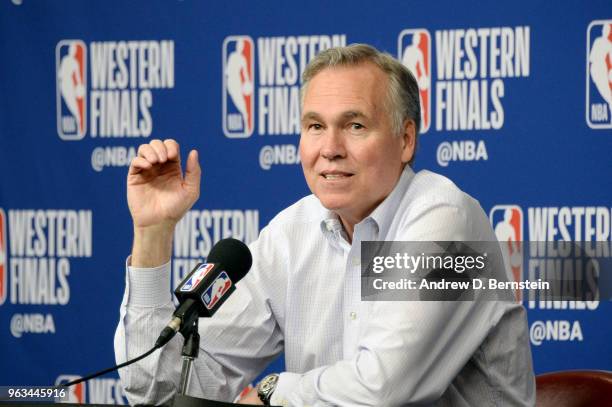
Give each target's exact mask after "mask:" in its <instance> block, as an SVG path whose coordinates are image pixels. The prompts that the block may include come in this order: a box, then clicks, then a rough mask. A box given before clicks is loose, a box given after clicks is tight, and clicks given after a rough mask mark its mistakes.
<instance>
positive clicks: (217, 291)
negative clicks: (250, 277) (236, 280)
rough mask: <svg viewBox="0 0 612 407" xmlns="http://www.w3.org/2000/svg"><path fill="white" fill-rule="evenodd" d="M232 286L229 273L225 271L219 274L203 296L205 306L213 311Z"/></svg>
mask: <svg viewBox="0 0 612 407" xmlns="http://www.w3.org/2000/svg"><path fill="white" fill-rule="evenodd" d="M231 286H232V280H230V278H229V276H228V275H227V273H226V272H225V271H224V272H222V273H221V274H219V277H217V279H216V280H215V281H214V282H213V283H212V284H211V285H210V286H209V287H208V288H207V289H206V291H205V292H204V294H202V300H203V301H204V306H206V308H208V309H213V308H214V306H215V305H217V303H218V302H219V300H220V299H221V298H222V297H223V295H225V293H226V292H227V290H229V289H230V287H231Z"/></svg>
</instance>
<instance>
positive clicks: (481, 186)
mask: <svg viewBox="0 0 612 407" xmlns="http://www.w3.org/2000/svg"><path fill="white" fill-rule="evenodd" d="M611 26H612V10H611V9H610V4H609V2H606V1H595V0H591V1H578V0H576V1H564V2H553V3H546V2H541V1H527V0H513V1H503V2H495V3H491V4H485V3H482V2H476V1H461V2H456V1H450V0H440V1H435V2H432V1H411V2H395V1H378V2H362V1H355V0H351V1H345V0H339V1H335V2H333V3H330V2H324V1H311V2H308V3H304V4H299V3H297V2H282V1H268V2H263V3H262V2H242V1H231V2H226V3H221V2H215V3H212V2H210V3H209V2H196V1H190V0H185V1H132V2H122V1H104V2H80V1H62V2H50V1H40V2H39V1H36V2H35V1H29V0H13V1H8V0H5V1H2V2H1V3H0V38H1V39H2V41H0V53H1V55H2V63H0V146H1V148H0V173H1V174H2V182H1V184H0V208H1V210H0V304H1V305H0V345H1V346H0V360H1V361H2V362H1V363H2V369H0V385H9V384H11V385H16V384H19V385H52V384H55V383H61V382H65V381H66V380H69V379H70V378H71V377H72V376H75V375H84V374H87V373H89V372H91V371H93V370H97V369H99V368H103V367H106V366H109V365H111V364H113V362H114V356H113V348H112V343H113V335H114V330H115V326H116V323H117V321H118V307H119V304H120V301H121V297H122V294H123V287H124V261H125V258H126V256H127V255H128V254H129V250H130V244H131V238H132V236H131V223H130V217H129V212H128V209H127V204H126V200H125V178H126V172H127V166H128V164H129V160H130V158H131V157H132V156H133V155H134V154H135V148H136V147H137V146H138V145H139V144H141V143H145V142H148V141H149V140H151V139H153V138H162V139H163V138H175V139H177V140H178V141H179V142H180V143H181V145H182V147H183V149H184V150H187V149H190V148H197V149H198V150H199V152H200V160H201V163H202V165H203V181H202V196H201V198H200V200H199V202H198V203H196V205H195V207H194V209H193V210H192V211H191V212H190V213H189V214H188V216H187V217H186V218H185V219H184V221H183V222H182V223H181V224H180V225H179V227H178V229H177V234H176V243H175V259H174V260H173V270H174V271H173V279H174V280H179V279H180V277H181V275H182V274H183V273H185V272H186V271H188V270H189V269H190V266H191V265H192V264H193V263H194V262H195V261H196V260H197V259H201V258H203V257H205V256H206V255H207V253H208V250H209V249H210V246H211V244H212V243H214V242H215V241H217V240H219V239H221V238H223V237H229V236H233V237H236V238H238V239H241V240H244V241H246V242H250V241H252V240H253V239H255V238H256V236H257V234H258V232H259V230H260V229H261V228H262V227H263V226H265V225H266V223H267V222H268V221H269V220H270V219H271V218H272V217H273V216H274V215H275V214H276V213H278V212H279V211H280V210H281V209H283V208H285V207H287V206H288V205H290V204H291V203H293V202H295V201H296V200H297V199H299V198H300V197H302V196H304V195H306V194H308V193H309V191H308V189H307V186H306V184H305V182H304V180H303V177H302V172H301V167H300V165H299V157H298V156H297V144H298V140H299V135H298V132H299V120H298V119H299V97H298V88H299V86H300V80H299V74H300V73H301V70H302V69H303V67H304V65H305V64H306V63H307V62H308V61H309V60H310V58H312V57H313V55H315V54H316V53H317V52H319V51H320V50H322V49H325V48H327V47H329V46H333V45H343V44H350V43H355V42H366V43H370V44H372V45H374V46H376V47H378V48H379V49H382V50H385V51H387V52H389V53H391V54H393V55H395V56H396V57H398V58H399V59H400V60H402V61H403V62H404V63H405V64H406V65H408V66H409V67H411V68H412V69H413V70H414V72H415V75H416V76H417V77H418V79H419V84H420V87H421V99H422V102H423V106H424V107H425V108H424V118H423V119H424V123H425V130H426V131H424V132H423V134H422V136H421V138H420V140H419V148H418V152H417V159H416V163H415V167H416V169H423V168H426V169H430V170H432V171H435V172H439V173H442V174H444V175H446V176H448V177H450V178H451V179H452V180H453V181H454V182H455V183H456V184H457V185H459V186H460V187H461V188H462V189H464V190H465V191H467V192H468V193H470V194H471V195H472V196H474V197H475V198H477V199H478V200H479V201H480V203H481V205H482V207H483V208H484V209H485V211H486V212H487V213H489V214H490V217H491V222H492V223H493V225H494V226H495V227H497V226H499V225H500V224H505V225H506V227H505V228H502V227H500V228H499V233H500V238H502V239H507V238H510V239H516V240H525V241H529V240H532V241H535V240H578V241H581V240H589V241H596V240H597V241H606V242H608V243H610V241H611V233H610V229H611V224H612V221H611V218H612V217H611V211H612V177H611V175H610V173H611V169H612V165H611V163H612V160H611V159H610V156H611V153H612V130H611V129H612V114H611V108H612V35H610V27H611ZM296 120H298V121H297V122H296ZM506 212H508V214H509V218H508V219H505V214H506ZM504 230H505V232H504ZM508 231H510V232H508ZM504 233H505V234H504ZM530 260H534V259H526V260H525V262H524V263H523V264H520V263H519V264H515V270H514V271H515V272H516V273H517V275H522V276H523V277H527V276H530V274H529V272H530V271H529V264H530V263H529V261H530ZM568 272H569V273H572V270H570V271H568ZM525 305H526V307H527V309H528V314H529V323H530V333H531V341H532V351H533V357H534V365H535V370H536V372H537V373H542V372H547V371H554V370H565V369H576V368H584V369H607V370H611V369H612V352H611V351H610V346H609V344H610V339H609V338H610V335H611V334H612V326H611V324H610V311H611V310H612V307H611V306H610V303H609V302H608V301H604V300H603V299H602V300H601V301H597V300H595V301H590V302H548V303H547V302H542V303H540V302H535V303H529V302H527V301H526V302H525ZM281 367H282V362H280V361H279V362H277V364H276V365H274V366H272V367H271V368H270V369H271V370H278V369H280V368H281ZM71 396H72V397H73V400H76V401H81V402H108V403H123V402H125V399H124V398H123V396H122V394H121V392H120V390H119V388H118V386H117V375H116V374H115V375H109V376H108V377H105V378H100V379H96V380H94V381H92V382H90V383H89V384H87V385H83V386H80V387H78V388H76V389H74V390H73V394H72V395H71Z"/></svg>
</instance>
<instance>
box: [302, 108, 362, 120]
mask: <svg viewBox="0 0 612 407" xmlns="http://www.w3.org/2000/svg"><path fill="white" fill-rule="evenodd" d="M341 116H342V118H343V119H354V118H356V117H363V118H364V119H367V117H368V116H366V115H365V114H364V113H362V112H360V111H359V110H348V111H346V112H343V113H342V115H341ZM307 120H317V121H322V118H321V115H320V114H318V113H316V112H306V113H304V114H303V115H302V122H305V121H307Z"/></svg>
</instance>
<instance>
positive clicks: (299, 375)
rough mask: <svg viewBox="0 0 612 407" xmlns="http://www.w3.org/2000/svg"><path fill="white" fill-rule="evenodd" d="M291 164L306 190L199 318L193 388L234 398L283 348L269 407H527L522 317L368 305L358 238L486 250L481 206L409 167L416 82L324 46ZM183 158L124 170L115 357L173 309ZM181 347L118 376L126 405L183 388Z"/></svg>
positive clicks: (350, 50)
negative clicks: (122, 285)
mask: <svg viewBox="0 0 612 407" xmlns="http://www.w3.org/2000/svg"><path fill="white" fill-rule="evenodd" d="M302 90H303V94H302V97H303V101H302V102H303V106H302V134H301V139H300V157H301V159H302V166H303V170H304V176H305V178H306V181H307V183H308V186H309V187H310V189H311V191H312V192H313V195H311V196H308V197H306V198H303V199H302V200H300V201H298V202H297V203H295V204H294V205H292V206H291V207H289V208H287V209H285V210H284V211H282V212H281V213H280V214H278V215H277V216H276V217H275V218H274V219H273V220H272V221H271V222H270V224H269V225H268V226H266V227H265V228H264V229H263V230H262V231H261V234H260V236H259V238H258V239H257V241H256V242H254V243H253V244H252V245H251V251H252V253H253V267H252V268H251V271H250V272H249V273H248V274H247V276H246V277H245V278H244V279H243V280H242V281H241V282H240V283H238V289H237V291H236V292H235V293H234V295H233V296H232V297H230V298H229V299H228V300H227V302H226V303H225V304H224V305H223V307H222V308H221V309H220V310H219V311H218V312H217V314H216V315H215V316H214V317H213V318H210V319H207V320H202V321H201V322H200V331H201V336H202V341H201V347H202V352H200V356H199V358H198V360H197V362H196V366H195V369H194V370H195V372H194V375H193V378H192V382H191V385H190V389H189V394H190V395H194V396H202V397H207V398H213V399H225V400H231V399H233V397H235V396H236V395H237V394H238V393H239V392H240V390H241V389H242V388H243V387H244V386H245V385H246V384H248V383H249V382H250V381H251V380H253V378H254V377H256V376H257V375H258V374H259V373H260V372H261V370H263V368H264V367H265V366H266V365H267V364H268V363H269V362H270V361H271V360H273V359H274V358H275V357H276V356H277V355H278V354H279V353H280V352H282V351H284V352H285V364H286V369H287V371H286V372H282V373H280V375H278V376H271V377H267V378H265V379H264V382H265V384H267V386H260V388H259V392H258V393H259V394H255V393H257V391H253V392H252V393H251V394H249V395H247V397H246V399H245V400H244V401H245V402H259V403H261V401H260V399H263V401H265V402H266V403H269V404H272V405H292V406H302V405H311V406H320V405H361V406H392V405H409V404H413V403H414V404H430V405H438V406H443V405H449V406H450V405H452V406H489V405H499V406H508V405H521V406H522V405H533V404H534V400H535V392H534V378H533V372H532V366H531V355H530V351H529V345H528V339H527V335H526V319H525V311H524V309H523V308H522V307H521V306H520V305H519V304H516V303H512V302H496V301H462V302H450V301H449V302H434V301H423V302H419V301H403V302H383V301H378V302H376V301H374V302H366V301H361V296H360V294H361V291H360V275H361V270H360V260H359V259H360V249H361V244H360V243H361V241H366V240H396V241H401V240H403V241H494V240H495V237H494V234H493V230H492V228H491V226H490V224H489V223H488V219H487V217H486V215H485V214H484V213H483V211H482V209H481V208H480V206H479V205H478V203H477V201H475V200H474V199H472V198H471V197H469V196H468V195H466V194H465V193H463V192H461V191H460V190H459V189H458V188H457V187H456V186H455V185H454V184H453V183H452V182H450V181H449V180H448V179H446V178H444V177H442V176H439V175H436V174H433V173H430V172H427V171H422V172H419V173H418V174H415V173H414V172H413V171H412V169H411V167H410V165H409V163H411V162H412V160H413V159H414V151H415V145H416V137H417V133H418V128H419V122H420V109H419V104H418V86H417V84H416V82H415V79H414V77H413V76H412V75H411V74H410V73H409V71H408V70H407V69H406V68H404V67H403V66H402V65H401V63H399V62H398V61H397V60H395V59H394V58H392V57H390V56H389V55H387V54H382V53H380V52H378V51H377V50H375V49H374V48H372V47H369V46H366V45H351V46H348V47H343V48H335V49H330V50H327V51H324V52H322V53H321V54H319V55H318V56H317V57H316V58H315V59H313V61H311V63H310V64H309V65H308V67H307V68H306V70H305V72H304V77H303V89H302ZM199 182H200V168H199V165H198V160H197V153H196V152H195V151H192V152H191V153H190V154H189V158H188V160H187V164H186V170H185V176H184V178H183V177H182V176H181V169H180V162H179V152H178V145H177V144H176V143H175V142H174V141H172V140H166V141H164V142H162V141H159V140H154V141H152V142H151V143H149V144H148V145H143V146H141V147H140V149H139V154H138V157H137V158H135V159H134V161H133V162H132V165H131V167H130V170H129V174H128V202H129V206H130V211H131V213H132V217H133V220H134V247H133V250H132V256H131V266H129V267H128V273H127V284H128V286H127V288H126V294H125V298H124V302H123V305H122V309H121V321H120V323H119V326H118V329H117V334H116V337H115V346H116V353H117V360H118V361H124V360H126V359H128V358H132V357H135V356H137V355H139V354H141V353H143V352H144V351H146V350H147V349H148V348H149V347H150V346H152V344H153V342H154V341H155V339H156V334H157V332H159V330H161V328H163V326H164V325H165V324H166V323H167V321H168V320H169V318H170V315H171V313H172V311H173V310H174V307H173V304H172V302H171V296H170V288H169V265H168V262H169V259H170V253H171V245H172V233H173V229H174V225H175V224H176V222H177V221H178V220H179V219H180V218H181V216H183V214H184V213H185V212H186V211H187V210H188V209H189V208H190V207H191V205H192V204H193V203H194V202H195V201H196V199H197V198H198V195H199ZM180 345H181V340H180V339H177V338H175V339H174V340H173V341H171V342H170V343H169V344H168V345H167V346H166V347H165V348H164V349H162V350H161V352H156V353H154V354H153V355H151V356H150V357H149V358H146V359H144V360H143V361H141V362H140V363H139V364H138V365H136V366H132V367H129V368H128V369H126V370H125V371H123V372H121V377H122V381H123V383H124V386H125V390H126V393H127V395H128V398H129V400H130V402H131V403H151V402H155V403H159V402H163V401H166V400H168V399H169V398H170V397H171V396H172V394H173V392H175V391H176V388H177V384H178V380H179V377H180V356H179V355H180Z"/></svg>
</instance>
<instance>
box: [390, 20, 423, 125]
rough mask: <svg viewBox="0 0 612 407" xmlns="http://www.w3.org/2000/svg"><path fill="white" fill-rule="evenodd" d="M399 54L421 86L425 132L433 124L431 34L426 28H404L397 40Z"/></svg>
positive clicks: (420, 98)
mask: <svg viewBox="0 0 612 407" xmlns="http://www.w3.org/2000/svg"><path fill="white" fill-rule="evenodd" d="M397 55H398V59H399V60H400V61H402V64H403V65H404V66H405V67H406V68H408V69H409V70H410V72H412V74H413V75H414V77H415V79H416V81H417V84H418V86H419V102H420V104H421V130H420V133H425V132H427V130H429V126H430V124H431V35H429V31H427V30H426V29H424V28H418V29H406V30H403V31H402V32H401V33H400V35H399V38H398V40H397Z"/></svg>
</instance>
